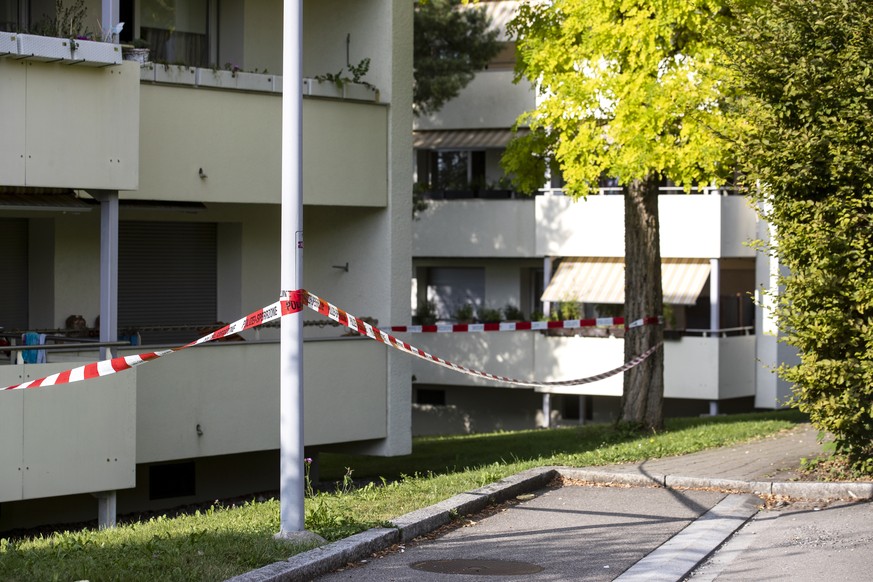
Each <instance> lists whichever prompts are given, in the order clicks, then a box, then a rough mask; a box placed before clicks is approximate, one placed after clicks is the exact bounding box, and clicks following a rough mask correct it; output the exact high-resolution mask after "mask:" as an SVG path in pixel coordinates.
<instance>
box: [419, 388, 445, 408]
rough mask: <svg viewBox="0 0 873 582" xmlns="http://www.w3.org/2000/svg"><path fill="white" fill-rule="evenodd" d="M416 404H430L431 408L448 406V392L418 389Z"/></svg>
mask: <svg viewBox="0 0 873 582" xmlns="http://www.w3.org/2000/svg"><path fill="white" fill-rule="evenodd" d="M415 403H416V404H429V405H431V406H445V405H446V391H445V390H434V389H431V388H416V390H415Z"/></svg>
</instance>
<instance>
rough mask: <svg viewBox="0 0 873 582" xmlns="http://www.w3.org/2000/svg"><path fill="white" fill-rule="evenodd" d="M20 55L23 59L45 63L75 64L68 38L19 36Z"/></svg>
mask: <svg viewBox="0 0 873 582" xmlns="http://www.w3.org/2000/svg"><path fill="white" fill-rule="evenodd" d="M17 37H18V54H19V56H20V57H21V58H25V59H29V60H34V61H43V62H54V61H63V62H68V63H71V62H75V60H74V59H73V47H72V46H71V42H70V39H68V38H54V37H51V36H37V35H35V34H19V35H17Z"/></svg>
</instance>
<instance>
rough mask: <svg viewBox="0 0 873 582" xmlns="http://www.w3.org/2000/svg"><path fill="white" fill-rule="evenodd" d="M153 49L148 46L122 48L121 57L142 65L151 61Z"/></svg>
mask: <svg viewBox="0 0 873 582" xmlns="http://www.w3.org/2000/svg"><path fill="white" fill-rule="evenodd" d="M150 52H151V49H147V48H122V49H121V58H122V59H124V60H125V61H135V62H137V63H139V64H140V65H144V64H146V63H147V62H149V53H150Z"/></svg>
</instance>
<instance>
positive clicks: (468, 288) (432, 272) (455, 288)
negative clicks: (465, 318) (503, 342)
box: [427, 267, 485, 320]
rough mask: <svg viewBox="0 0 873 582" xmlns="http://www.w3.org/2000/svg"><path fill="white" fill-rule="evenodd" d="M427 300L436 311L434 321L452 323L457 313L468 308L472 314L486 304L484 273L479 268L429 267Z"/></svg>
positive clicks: (483, 270)
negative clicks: (467, 306) (470, 308)
mask: <svg viewBox="0 0 873 582" xmlns="http://www.w3.org/2000/svg"><path fill="white" fill-rule="evenodd" d="M427 300H428V301H431V302H433V304H434V306H435V307H436V313H437V319H439V320H452V319H458V318H457V317H455V316H456V314H457V312H458V310H459V309H461V308H463V307H465V306H466V305H471V306H472V307H473V310H474V314H475V312H477V311H478V310H479V308H481V307H482V305H483V304H484V300H485V269H483V268H481V267H432V268H430V269H428V282H427Z"/></svg>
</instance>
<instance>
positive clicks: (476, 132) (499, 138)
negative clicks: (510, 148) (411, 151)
mask: <svg viewBox="0 0 873 582" xmlns="http://www.w3.org/2000/svg"><path fill="white" fill-rule="evenodd" d="M526 132H527V130H524V129H522V130H519V132H518V134H516V133H515V132H513V131H512V130H511V129H464V130H445V131H414V132H412V147H414V148H415V149H423V150H441V149H447V150H470V149H486V150H487V149H503V148H505V147H506V145H507V144H508V143H509V142H510V140H512V138H513V137H515V136H516V135H522V134H523V133H526Z"/></svg>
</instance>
